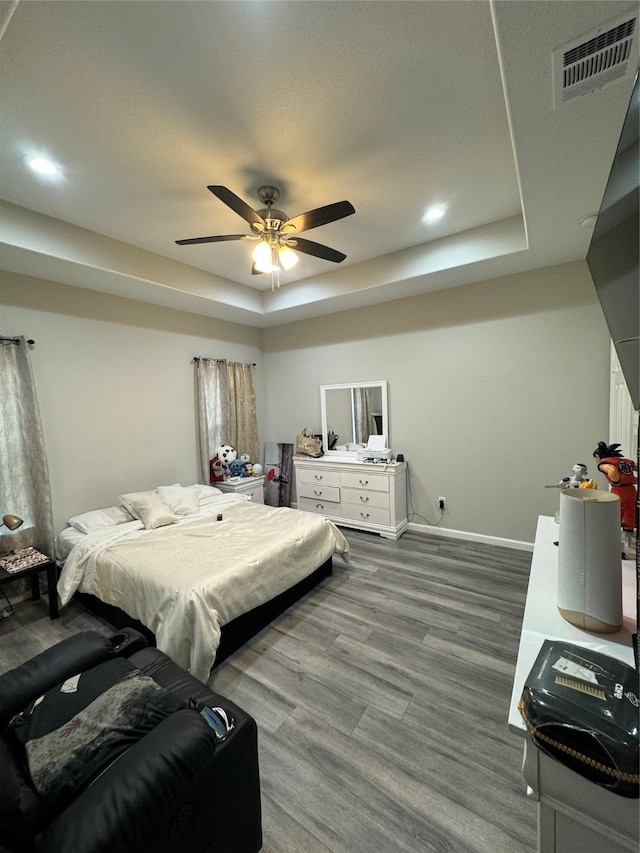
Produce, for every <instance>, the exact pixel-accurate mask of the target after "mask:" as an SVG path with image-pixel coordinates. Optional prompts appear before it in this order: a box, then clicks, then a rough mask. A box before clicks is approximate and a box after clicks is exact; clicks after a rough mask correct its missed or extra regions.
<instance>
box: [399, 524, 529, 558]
mask: <svg viewBox="0 0 640 853" xmlns="http://www.w3.org/2000/svg"><path fill="white" fill-rule="evenodd" d="M408 529H409V530H411V531H413V532H414V533H424V534H425V535H428V536H446V537H447V539H466V540H467V541H468V542H482V543H483V544H485V545H495V546H496V547H497V548H515V549H516V550H517V551H533V542H522V541H520V540H519V539H504V538H503V537H502V536H487V535H485V534H484V533H468V532H467V531H466V530H449V529H448V528H446V527H433V526H431V525H428V524H415V523H412V522H410V523H409V528H408Z"/></svg>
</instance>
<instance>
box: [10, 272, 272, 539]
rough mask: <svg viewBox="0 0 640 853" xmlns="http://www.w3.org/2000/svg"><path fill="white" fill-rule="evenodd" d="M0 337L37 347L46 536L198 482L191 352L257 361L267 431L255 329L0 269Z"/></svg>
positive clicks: (34, 362)
mask: <svg viewBox="0 0 640 853" xmlns="http://www.w3.org/2000/svg"><path fill="white" fill-rule="evenodd" d="M0 333H2V334H4V335H19V334H23V335H25V337H27V338H34V339H35V342H36V345H35V347H33V349H32V351H31V363H32V366H33V371H34V375H35V381H36V387H37V392H38V400H39V404H40V414H41V418H42V423H43V429H44V435H45V443H46V448H47V455H48V460H49V474H50V478H51V489H52V499H53V509H54V530H55V532H58V531H59V530H60V529H62V527H64V525H65V522H66V520H67V519H68V518H69V517H70V516H72V515H74V514H76V513H78V512H82V511H83V510H86V509H96V508H98V507H102V506H108V505H110V504H112V503H116V502H117V496H118V495H120V494H123V493H124V492H129V491H137V490H142V489H151V488H155V487H156V486H160V485H168V484H170V483H175V482H180V483H182V484H183V485H188V484H189V483H195V482H199V481H200V465H199V458H198V439H197V427H196V405H195V390H194V389H195V382H194V366H193V362H192V359H193V357H194V356H196V355H201V356H211V357H214V358H227V359H229V360H232V361H244V362H256V363H257V367H256V374H255V379H256V390H257V408H258V424H259V428H261V430H262V431H264V429H265V426H264V422H263V415H262V410H263V393H262V387H263V382H262V373H263V359H262V358H261V352H260V337H261V336H260V332H259V331H258V330H256V329H251V328H249V327H247V326H238V325H234V324H232V323H225V322H222V321H217V320H211V319H209V318H206V317H197V316H196V315H195V314H187V313H182V312H178V311H171V310H169V309H166V308H160V307H157V306H154V305H147V304H143V303H141V302H135V301H133V300H129V299H121V298H119V297H116V296H107V295H105V294H100V293H97V292H94V291H90V290H83V289H80V288H76V287H69V286H67V285H61V284H56V283H53V282H46V281H40V280H36V279H31V278H27V277H25V276H20V275H13V274H8V273H3V274H2V277H1V278H0ZM5 511H7V510H5Z"/></svg>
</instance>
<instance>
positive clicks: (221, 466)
mask: <svg viewBox="0 0 640 853" xmlns="http://www.w3.org/2000/svg"><path fill="white" fill-rule="evenodd" d="M237 456H238V454H237V453H236V451H235V450H234V448H233V447H231V445H230V444H222V445H220V447H217V448H216V455H215V456H214V457H213V459H212V460H211V461H210V462H209V482H210V483H219V482H221V481H222V480H224V479H225V477H226V475H227V471H228V469H229V466H230V465H231V463H232V462H235V460H236V458H237Z"/></svg>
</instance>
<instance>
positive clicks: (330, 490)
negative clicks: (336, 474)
mask: <svg viewBox="0 0 640 853" xmlns="http://www.w3.org/2000/svg"><path fill="white" fill-rule="evenodd" d="M298 494H299V496H300V497H301V498H310V499H311V500H318V499H321V500H324V501H335V502H336V503H339V502H340V489H339V488H338V486H325V484H324V483H303V482H301V483H300V486H299V489H298Z"/></svg>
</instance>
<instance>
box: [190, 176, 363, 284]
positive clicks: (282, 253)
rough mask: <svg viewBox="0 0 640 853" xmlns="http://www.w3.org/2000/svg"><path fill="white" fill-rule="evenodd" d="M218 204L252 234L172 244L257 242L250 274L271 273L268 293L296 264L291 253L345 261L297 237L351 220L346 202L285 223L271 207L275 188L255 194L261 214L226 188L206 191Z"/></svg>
mask: <svg viewBox="0 0 640 853" xmlns="http://www.w3.org/2000/svg"><path fill="white" fill-rule="evenodd" d="M207 189H208V190H210V191H211V192H212V193H213V194H214V195H215V196H216V197H217V198H219V199H220V201H222V202H224V203H225V204H226V205H227V206H228V207H230V208H231V210H233V211H234V212H235V213H237V214H238V215H239V216H241V217H242V218H243V219H244V220H246V221H247V222H248V223H249V225H250V226H251V230H252V231H253V234H221V235H218V236H213V237H191V238H189V239H186V240H176V243H177V244H178V245H179V246H190V245H193V244H195V243H221V242H224V241H227V240H254V241H258V242H257V244H256V246H255V248H254V249H253V252H252V258H253V264H252V266H251V272H252V273H253V274H254V275H258V274H260V273H265V272H270V273H271V286H272V289H273V288H274V287H276V286H278V287H279V286H280V270H281V269H284V270H289V269H291V268H292V267H293V266H294V265H295V264H296V263H297V262H298V256H297V255H296V253H295V252H294V251H293V250H294V249H295V250H296V251H298V252H303V253H304V254H306V255H313V256H314V257H316V258H322V259H323V260H325V261H333V262H334V263H336V264H339V263H340V262H341V261H344V259H345V258H346V257H347V256H346V255H345V254H344V253H343V252H339V251H338V250H337V249H332V248H330V247H329V246H323V245H322V244H321V243H314V242H313V241H312V240H306V239H304V238H302V237H298V234H300V233H301V232H302V231H309V230H311V228H318V226H320V225H328V224H329V223H330V222H335V221H336V220H337V219H343V218H344V217H345V216H351V214H352V213H355V212H356V210H355V208H354V206H353V205H352V204H351V203H350V202H348V201H337V202H335V203H334V204H327V205H325V206H324V207H318V208H316V209H315V210H309V211H307V212H306V213H301V214H300V215H299V216H294V217H293V219H289V218H288V216H287V214H286V213H284V212H283V211H282V210H278V209H277V208H275V207H273V205H274V204H275V203H276V202H277V201H278V199H279V198H280V190H278V188H277V187H271V186H264V187H260V189H259V190H258V198H259V199H260V201H261V202H262V204H264V205H266V207H265V208H264V209H262V210H254V209H253V208H252V207H249V205H248V204H247V203H246V202H244V201H243V200H242V199H241V198H240V197H239V196H237V195H236V194H235V193H232V192H231V190H229V189H227V187H221V186H209V187H207Z"/></svg>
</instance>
